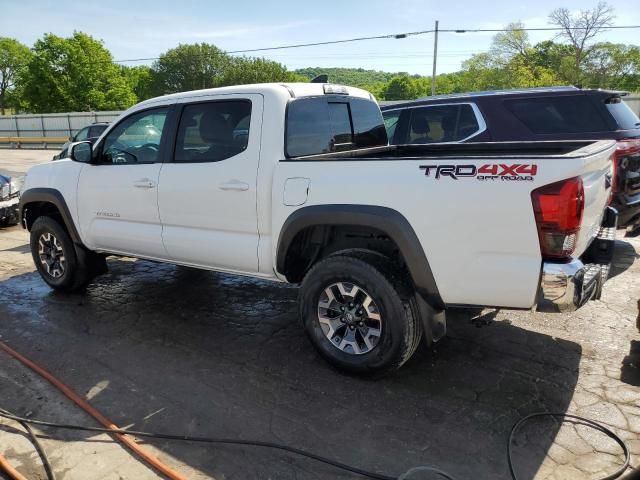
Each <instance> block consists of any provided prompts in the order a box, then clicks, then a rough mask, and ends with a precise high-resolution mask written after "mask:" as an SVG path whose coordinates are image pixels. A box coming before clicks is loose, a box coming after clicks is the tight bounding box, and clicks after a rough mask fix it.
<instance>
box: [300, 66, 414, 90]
mask: <svg viewBox="0 0 640 480" xmlns="http://www.w3.org/2000/svg"><path fill="white" fill-rule="evenodd" d="M294 72H295V73H297V74H299V75H302V76H304V77H307V78H308V79H309V80H311V79H312V78H314V77H317V76H318V75H322V74H327V75H329V81H330V82H331V83H340V84H343V85H351V86H353V87H364V86H365V85H372V84H374V83H378V82H388V81H389V80H391V79H392V78H393V77H395V76H397V75H407V73H406V72H381V71H379V70H365V69H364V68H341V67H309V68H300V69H298V70H294ZM413 76H415V77H419V75H413Z"/></svg>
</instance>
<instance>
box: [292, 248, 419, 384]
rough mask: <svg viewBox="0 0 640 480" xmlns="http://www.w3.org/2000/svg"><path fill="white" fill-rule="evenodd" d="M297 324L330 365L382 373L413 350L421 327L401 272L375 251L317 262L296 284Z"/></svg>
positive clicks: (405, 280)
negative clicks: (297, 298) (297, 300)
mask: <svg viewBox="0 0 640 480" xmlns="http://www.w3.org/2000/svg"><path fill="white" fill-rule="evenodd" d="M299 309H300V316H301V319H302V323H303V324H304V327H305V330H306V332H307V334H308V336H309V338H310V339H311V342H312V343H313V345H314V347H315V348H316V349H317V350H318V352H319V353H320V354H321V355H322V356H323V357H324V358H325V359H326V360H328V361H329V362H330V363H331V364H332V365H334V366H336V367H338V368H340V369H342V370H345V371H348V372H350V373H358V374H367V373H369V374H373V373H386V372H389V371H392V370H395V369H397V368H399V367H400V366H402V365H403V364H404V363H405V362H406V361H407V360H408V359H409V358H410V357H411V355H412V354H413V353H414V351H415V349H416V347H417V345H418V343H419V342H420V338H421V336H422V328H421V324H420V322H419V318H418V315H417V313H416V306H415V303H414V300H413V295H412V291H411V289H410V288H409V282H408V281H407V278H406V276H405V275H403V274H401V273H400V272H399V271H398V270H397V269H396V268H394V267H393V265H391V263H390V262H389V261H388V260H387V259H386V258H384V257H380V256H377V255H370V256H367V255H357V254H356V255H343V254H341V255H335V256H330V257H328V258H326V259H324V260H322V261H320V262H319V263H317V264H316V265H315V266H314V267H313V268H312V269H311V270H310V271H309V272H308V273H307V275H306V277H305V279H304V281H303V282H302V286H301V288H300V298H299Z"/></svg>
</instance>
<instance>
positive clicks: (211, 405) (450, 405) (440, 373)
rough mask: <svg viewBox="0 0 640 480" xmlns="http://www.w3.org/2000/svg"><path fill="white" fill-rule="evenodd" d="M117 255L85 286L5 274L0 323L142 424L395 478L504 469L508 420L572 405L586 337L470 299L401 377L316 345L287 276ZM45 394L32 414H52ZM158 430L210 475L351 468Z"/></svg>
mask: <svg viewBox="0 0 640 480" xmlns="http://www.w3.org/2000/svg"><path fill="white" fill-rule="evenodd" d="M109 266H110V273H109V274H108V275H105V276H103V277H100V278H99V279H97V282H96V283H95V284H94V285H92V286H90V287H89V288H88V290H87V291H86V293H84V294H73V295H65V294H58V293H53V292H51V291H49V290H48V288H46V287H45V286H44V284H43V282H42V281H41V280H40V278H39V277H38V276H37V275H36V274H35V273H29V274H24V275H20V276H16V277H13V278H10V279H8V280H6V281H4V282H0V318H2V322H1V323H0V334H1V335H2V338H3V340H5V341H9V342H10V344H11V345H12V346H13V347H14V348H16V349H17V350H18V351H20V352H22V353H24V354H26V355H27V356H30V357H32V358H33V359H34V360H35V361H36V362H38V363H40V364H41V365H43V366H45V367H46V368H47V369H49V370H50V371H51V372H53V373H54V375H56V376H58V377H59V378H60V379H62V380H63V381H64V382H66V383H67V384H69V385H70V386H72V387H73V388H74V389H75V390H76V391H78V392H81V393H86V392H88V391H89V390H90V389H92V387H95V386H96V385H97V384H98V383H99V382H103V383H101V385H106V388H104V389H103V390H102V391H101V392H100V393H99V394H97V395H96V396H95V397H94V398H93V399H92V400H91V401H92V403H93V404H94V405H95V406H96V407H97V408H98V409H99V410H101V411H102V412H103V413H105V414H106V415H107V416H109V417H110V418H111V419H112V420H114V421H115V422H116V423H119V424H121V425H129V424H133V427H132V428H136V429H144V430H153V431H163V432H176V433H178V432H184V433H187V434H198V435H217V436H224V437H243V438H253V439H259V440H268V441H275V442H281V443H286V444H289V445H292V446H295V447H298V448H303V449H307V450H310V451H314V452H316V453H318V454H321V455H325V456H329V457H334V458H336V459H338V460H340V461H343V462H347V463H350V464H354V465H357V466H361V467H365V468H368V469H372V470H377V471H379V472H384V473H387V474H389V475H399V474H401V473H402V472H404V471H405V470H407V469H408V468H410V467H413V466H416V465H425V464H430V465H435V466H438V467H439V468H441V469H444V470H446V471H448V472H449V473H451V474H452V475H454V476H456V478H458V479H472V478H473V479H506V478H509V476H508V471H507V464H506V456H505V442H506V438H507V435H508V433H509V430H510V427H511V426H512V424H513V423H514V422H515V421H516V420H518V419H519V418H520V417H521V416H522V415H525V414H527V413H531V412H533V411H540V410H551V411H558V412H563V411H565V410H566V409H567V408H568V406H569V403H570V400H571V398H572V395H573V392H574V388H575V385H576V382H577V376H578V363H579V360H580V355H581V349H580V347H579V345H577V344H575V343H571V342H566V341H563V340H559V339H557V338H552V337H550V336H546V335H542V334H538V333H534V332H530V331H525V330H522V329H520V328H516V327H514V326H512V325H511V324H510V322H509V321H499V322H497V321H494V320H493V318H492V317H491V316H490V315H489V316H488V317H485V318H474V317H477V312H472V311H466V310H458V311H452V312H451V314H450V315H449V337H448V338H446V339H445V340H443V341H442V342H440V343H439V344H438V345H437V347H436V348H435V349H434V350H433V351H428V350H427V349H425V348H422V349H420V350H419V352H418V354H417V355H416V356H415V357H414V358H413V359H412V360H411V361H410V362H409V364H408V365H406V366H405V367H404V368H403V369H402V370H400V371H399V372H397V373H396V374H395V375H393V376H390V377H387V378H384V379H382V380H377V381H372V380H364V379H359V378H353V377H349V376H345V375H343V374H341V373H338V372H336V371H334V370H332V369H331V368H329V367H328V366H327V364H326V363H324V362H323V361H322V360H321V359H320V358H319V357H318V356H317V355H316V354H315V352H314V351H313V350H312V348H311V345H310V343H309V342H308V340H307V339H306V338H305V336H304V333H303V331H302V330H301V327H300V326H299V325H298V322H297V318H296V317H297V315H296V294H297V291H296V289H295V288H293V287H290V286H287V285H278V284H273V283H268V282H262V281H256V280H253V279H247V278H241V277H232V276H229V275H224V274H216V273H210V272H202V271H195V270H190V269H186V268H180V267H174V266H168V265H160V264H155V263H151V262H146V261H130V260H110V261H109ZM0 388H2V379H1V378H0ZM0 407H3V408H6V409H10V410H14V411H16V412H17V413H25V412H24V409H25V408H26V407H25V405H24V404H22V403H20V402H17V404H12V405H0ZM45 407H46V404H42V405H40V407H36V410H34V416H36V417H41V418H47V417H48V415H47V409H46V408H45ZM32 408H33V407H32ZM69 408H75V407H73V406H71V405H70V407H69ZM550 429H551V430H550V431H549V432H548V436H545V437H544V438H542V439H535V440H531V441H530V442H533V443H530V445H531V448H527V449H526V455H525V456H523V455H519V456H518V462H519V474H520V476H521V478H532V477H533V475H534V474H535V472H536V471H537V469H538V468H539V466H540V464H541V462H542V460H543V458H544V456H545V454H546V452H547V450H548V448H549V446H550V443H551V442H552V439H553V437H554V432H555V430H554V429H557V425H551V426H550ZM69 435H73V436H74V438H81V435H80V434H78V433H72V434H71V433H70V434H69ZM525 440H526V439H525ZM525 440H522V441H521V442H520V444H522V442H524V441H525ZM527 441H528V440H527ZM151 443H153V444H154V445H156V446H157V447H158V448H160V449H162V450H163V451H165V452H167V453H168V454H170V455H172V456H174V457H175V458H177V459H178V460H180V461H182V462H184V463H186V464H188V465H190V466H192V467H193V468H196V469H198V470H200V471H202V472H203V473H205V474H206V475H209V476H212V477H215V478H225V479H257V478H278V479H307V478H308V479H324V478H345V479H346V478H356V477H353V476H349V475H344V474H341V473H340V472H338V471H335V470H333V469H332V468H330V467H325V466H323V465H320V464H317V463H313V462H311V461H307V460H304V459H299V458H293V457H290V456H288V455H286V454H284V453H282V452H277V451H276V452H274V451H265V450H259V449H250V448H235V447H234V448H231V447H215V448H208V447H205V446H201V445H190V444H177V443H169V442H163V441H152V442H151ZM534 444H535V445H534ZM131 461H132V462H134V461H136V460H135V459H134V458H132V459H131ZM54 468H55V465H54Z"/></svg>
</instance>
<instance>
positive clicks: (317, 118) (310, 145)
mask: <svg viewBox="0 0 640 480" xmlns="http://www.w3.org/2000/svg"><path fill="white" fill-rule="evenodd" d="M286 131H287V133H286V154H287V156H288V157H300V156H305V155H318V154H322V153H331V152H340V151H345V150H354V149H358V148H366V147H374V146H381V145H387V133H386V130H385V128H384V123H383V120H382V114H381V113H380V109H379V108H378V105H377V104H376V103H375V102H372V101H369V100H365V99H360V98H354V97H309V98H300V99H297V100H292V101H291V102H290V103H289V106H288V109H287V125H286Z"/></svg>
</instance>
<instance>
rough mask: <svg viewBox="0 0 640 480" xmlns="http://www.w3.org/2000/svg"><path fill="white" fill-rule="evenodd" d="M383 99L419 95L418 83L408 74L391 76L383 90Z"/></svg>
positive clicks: (399, 98) (398, 98)
mask: <svg viewBox="0 0 640 480" xmlns="http://www.w3.org/2000/svg"><path fill="white" fill-rule="evenodd" d="M383 94H384V99H385V100H411V99H414V98H418V96H419V95H420V88H419V85H418V84H417V83H416V81H415V79H413V78H411V77H410V76H408V75H402V76H397V77H393V78H392V79H391V80H390V81H389V83H388V84H387V85H386V87H385V88H384V91H383Z"/></svg>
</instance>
